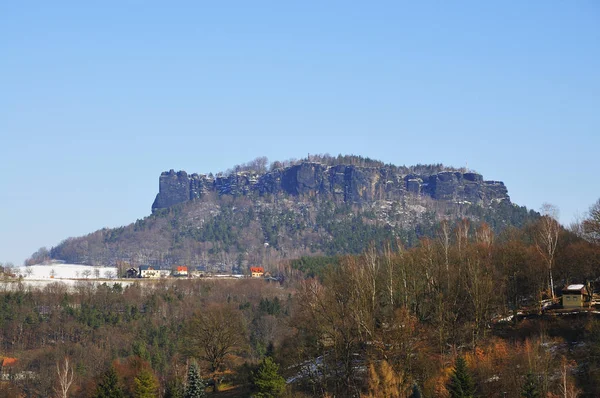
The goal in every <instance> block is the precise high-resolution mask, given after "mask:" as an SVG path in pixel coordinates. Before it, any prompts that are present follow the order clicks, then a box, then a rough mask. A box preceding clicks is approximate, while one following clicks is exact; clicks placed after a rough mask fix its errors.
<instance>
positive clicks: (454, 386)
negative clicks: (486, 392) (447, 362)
mask: <svg viewBox="0 0 600 398" xmlns="http://www.w3.org/2000/svg"><path fill="white" fill-rule="evenodd" d="M446 388H447V389H448V392H449V393H450V398H473V397H474V396H475V384H474V383H473V379H472V378H471V375H470V374H469V369H467V361H465V358H463V357H461V356H458V357H456V362H455V364H454V371H453V372H452V376H451V377H450V381H449V382H448V385H447V387H446Z"/></svg>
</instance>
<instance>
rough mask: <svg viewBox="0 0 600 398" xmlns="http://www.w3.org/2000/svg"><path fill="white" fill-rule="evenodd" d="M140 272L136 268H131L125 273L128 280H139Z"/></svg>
mask: <svg viewBox="0 0 600 398" xmlns="http://www.w3.org/2000/svg"><path fill="white" fill-rule="evenodd" d="M138 274H139V272H138V270H137V268H135V267H131V268H129V269H127V271H126V272H125V276H126V277H127V278H137V277H138Z"/></svg>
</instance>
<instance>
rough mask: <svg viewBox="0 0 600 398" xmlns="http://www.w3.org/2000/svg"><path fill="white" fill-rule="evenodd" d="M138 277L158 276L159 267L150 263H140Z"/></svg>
mask: <svg viewBox="0 0 600 398" xmlns="http://www.w3.org/2000/svg"><path fill="white" fill-rule="evenodd" d="M139 277H140V278H160V269H159V268H158V267H153V266H151V265H140V273H139Z"/></svg>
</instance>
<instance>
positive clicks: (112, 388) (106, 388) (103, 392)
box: [93, 366, 125, 398]
mask: <svg viewBox="0 0 600 398" xmlns="http://www.w3.org/2000/svg"><path fill="white" fill-rule="evenodd" d="M93 396H94V398H124V397H125V395H124V394H123V389H122V388H121V385H120V383H119V378H118V377H117V372H116V371H115V368H114V367H112V366H111V367H110V368H109V369H108V371H106V373H105V374H104V377H103V378H102V380H101V381H100V383H99V384H98V386H97V387H96V392H95V394H94V395H93Z"/></svg>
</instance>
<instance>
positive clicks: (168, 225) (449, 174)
mask: <svg viewBox="0 0 600 398" xmlns="http://www.w3.org/2000/svg"><path fill="white" fill-rule="evenodd" d="M317 161H319V162H317ZM255 163H256V164H255ZM255 163H251V166H248V165H243V166H236V167H235V168H234V171H231V172H229V174H226V175H225V174H224V175H222V176H217V177H214V178H213V177H212V176H197V175H196V176H188V175H187V173H172V172H171V173H163V175H162V176H161V192H160V193H159V195H158V196H157V200H156V201H155V205H156V203H157V202H159V203H162V204H166V203H174V204H171V205H169V206H167V207H164V208H160V207H158V208H156V207H155V209H154V211H153V213H152V215H150V216H148V217H146V218H144V219H141V220H138V221H136V222H135V223H133V224H130V225H127V226H124V227H120V228H114V229H102V230H99V231H96V232H93V233H91V234H89V235H87V236H84V237H79V238H69V239H67V240H65V241H64V242H62V243H61V244H59V245H58V246H56V247H54V248H52V249H51V250H50V252H49V256H50V257H51V258H53V259H59V260H64V261H67V262H71V263H82V264H91V265H114V264H116V263H117V262H127V263H130V264H153V265H159V266H164V267H170V266H172V265H174V264H181V263H183V264H188V265H191V266H204V267H206V268H207V269H209V270H221V271H224V270H225V271H229V270H232V269H234V270H235V269H239V270H244V269H247V267H248V266H249V265H252V264H262V265H266V266H268V267H275V266H276V264H277V263H278V262H279V261H280V260H281V259H290V258H299V257H301V256H308V255H336V254H356V253H361V252H363V251H364V250H365V248H366V247H367V245H368V244H369V242H376V244H377V246H378V247H383V246H385V245H387V244H391V245H392V246H394V247H395V246H397V245H401V246H405V247H412V246H414V245H415V244H416V243H417V242H418V240H419V239H420V238H422V237H427V236H429V237H432V236H433V235H434V231H435V229H436V227H437V226H438V225H439V223H440V222H441V221H443V220H447V221H448V222H449V223H450V225H453V224H454V223H455V221H456V220H458V219H461V218H464V217H466V218H468V219H471V220H473V221H476V222H479V221H485V222H486V223H488V225H490V226H491V227H492V229H493V230H494V231H495V232H500V231H502V230H503V229H505V228H506V227H509V226H514V227H520V226H522V225H524V224H525V223H526V222H527V221H529V220H531V219H533V218H535V217H536V216H537V214H536V213H534V212H531V211H527V209H525V208H524V207H519V206H516V205H514V204H513V203H511V202H510V199H509V198H508V196H507V195H506V189H505V188H504V185H503V184H501V183H498V182H485V181H483V179H482V178H481V176H480V175H478V174H476V173H467V172H464V173H463V172H460V171H456V170H455V169H451V168H445V167H444V166H442V165H432V166H423V165H419V166H414V167H412V168H406V167H397V166H391V165H383V164H382V163H381V162H377V161H373V160H370V159H364V158H360V157H339V158H331V157H320V158H315V157H311V159H310V162H308V161H299V162H296V163H292V164H290V165H284V164H282V163H278V162H274V163H273V165H274V166H273V165H272V167H271V171H270V172H266V171H265V170H263V169H264V168H265V167H266V166H265V165H264V162H258V161H257V162H255ZM257 164H258V165H257ZM340 170H341V171H340ZM260 173H262V174H260ZM340 173H341V174H340ZM338 177H339V178H338ZM207 181H212V182H210V184H212V185H210V184H209V183H208V182H207ZM207 184H209V185H207ZM244 184H246V185H244ZM161 195H162V196H161ZM190 195H192V197H191V198H190ZM194 195H195V196H194ZM35 259H37V257H36V256H34V258H33V259H32V261H34V262H35Z"/></svg>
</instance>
